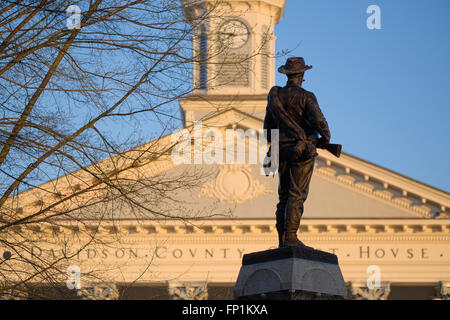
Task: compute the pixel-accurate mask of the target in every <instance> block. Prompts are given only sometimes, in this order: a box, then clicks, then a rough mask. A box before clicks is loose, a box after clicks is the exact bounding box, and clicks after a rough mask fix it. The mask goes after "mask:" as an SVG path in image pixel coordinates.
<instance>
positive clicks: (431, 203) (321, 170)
mask: <svg viewBox="0 0 450 320" xmlns="http://www.w3.org/2000/svg"><path fill="white" fill-rule="evenodd" d="M318 152H319V156H318V159H317V163H316V170H315V173H316V174H318V175H319V176H321V177H323V178H325V179H327V180H330V181H333V182H335V183H338V184H340V185H343V186H345V187H347V188H350V189H352V190H353V191H357V192H359V193H363V194H365V195H368V196H370V197H372V198H375V199H378V200H382V201H384V202H386V203H389V204H391V205H393V206H395V207H397V208H400V209H405V210H408V212H412V213H414V214H415V215H417V216H419V217H423V218H449V217H450V216H449V213H450V212H449V208H450V195H449V194H448V193H446V192H444V191H442V190H438V189H435V188H433V187H430V186H427V185H424V184H421V183H420V182H417V181H415V180H412V179H409V178H407V177H405V176H402V175H399V174H397V173H395V172H392V171H389V170H387V169H384V168H382V167H379V166H377V165H374V164H371V163H369V162H367V161H364V160H361V159H358V158H356V157H353V156H350V155H347V154H345V153H343V154H342V155H341V157H340V158H335V157H333V156H332V155H331V154H329V153H328V152H326V151H324V150H319V151H318Z"/></svg>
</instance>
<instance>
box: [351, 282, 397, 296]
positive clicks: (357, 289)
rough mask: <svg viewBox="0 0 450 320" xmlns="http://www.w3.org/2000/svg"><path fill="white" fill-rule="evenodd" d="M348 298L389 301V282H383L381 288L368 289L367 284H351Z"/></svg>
mask: <svg viewBox="0 0 450 320" xmlns="http://www.w3.org/2000/svg"><path fill="white" fill-rule="evenodd" d="M347 286H348V291H349V294H348V297H349V299H350V300H387V298H388V296H389V293H390V292H391V286H390V283H389V282H382V283H381V285H380V286H379V287H374V288H371V289H370V288H368V287H367V286H366V284H360V283H352V282H349V283H348V284H347Z"/></svg>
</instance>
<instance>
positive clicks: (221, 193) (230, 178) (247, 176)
mask: <svg viewBox="0 0 450 320" xmlns="http://www.w3.org/2000/svg"><path fill="white" fill-rule="evenodd" d="M271 192H272V191H271V190H269V189H268V187H267V185H266V184H265V183H261V182H259V181H258V180H257V179H256V178H254V176H253V174H252V172H251V169H250V166H249V165H248V164H229V165H220V171H219V173H218V174H217V176H216V178H215V179H213V180H210V181H208V182H206V183H205V184H204V185H203V186H202V189H201V194H202V195H204V196H207V197H211V198H216V199H219V200H220V201H226V202H231V203H242V202H245V201H248V200H251V199H254V198H256V197H259V196H261V195H264V194H268V193H271Z"/></svg>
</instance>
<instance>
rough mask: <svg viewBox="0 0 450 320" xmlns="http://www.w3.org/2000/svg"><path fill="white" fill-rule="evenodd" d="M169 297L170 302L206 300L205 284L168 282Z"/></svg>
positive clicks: (206, 289) (206, 290)
mask: <svg viewBox="0 0 450 320" xmlns="http://www.w3.org/2000/svg"><path fill="white" fill-rule="evenodd" d="M168 289H169V295H170V298H171V299H172V300H207V299H208V288H207V284H206V282H173V281H169V282H168Z"/></svg>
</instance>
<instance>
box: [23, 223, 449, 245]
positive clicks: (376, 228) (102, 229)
mask: <svg viewBox="0 0 450 320" xmlns="http://www.w3.org/2000/svg"><path fill="white" fill-rule="evenodd" d="M15 231H16V232H31V233H34V234H48V235H58V234H67V233H79V234H83V233H85V234H90V233H95V234H96V235H98V236H108V235H110V236H114V235H120V236H126V237H128V236H131V237H133V236H136V237H147V238H148V237H154V236H158V237H179V236H182V237H184V236H188V237H192V236H194V237H197V236H199V237H209V236H214V238H217V237H218V236H219V237H220V236H224V237H226V236H237V237H239V236H242V237H244V239H245V237H247V236H251V237H258V236H262V237H264V236H268V235H275V234H276V232H277V231H276V229H275V221H274V220H272V219H270V220H269V219H267V220H266V219H251V220H246V219H242V220H237V219H226V220H225V219H224V220H197V221H193V222H192V223H189V224H188V223H185V222H182V221H178V220H168V221H167V220H166V221H158V220H144V221H142V220H131V219H130V220H120V221H108V220H105V221H102V222H98V221H95V220H92V221H87V220H84V221H83V223H77V222H74V221H67V220H65V221H55V222H54V223H52V224H44V223H42V224H41V225H40V226H39V227H36V226H33V227H31V228H27V227H17V228H16V230H15ZM299 232H300V234H302V235H303V236H305V237H309V236H313V237H318V239H320V240H326V239H327V237H332V238H333V239H336V237H341V238H342V239H343V240H351V239H360V240H361V239H362V238H367V239H372V240H376V239H383V240H387V239H396V240H401V239H403V240H421V239H428V240H436V239H438V238H439V239H442V240H450V219H445V220H444V219H440V220H424V219H393V220H390V219H386V220H381V219H380V220H374V219H336V220H333V219H303V220H302V223H301V225H300V229H299Z"/></svg>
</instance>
